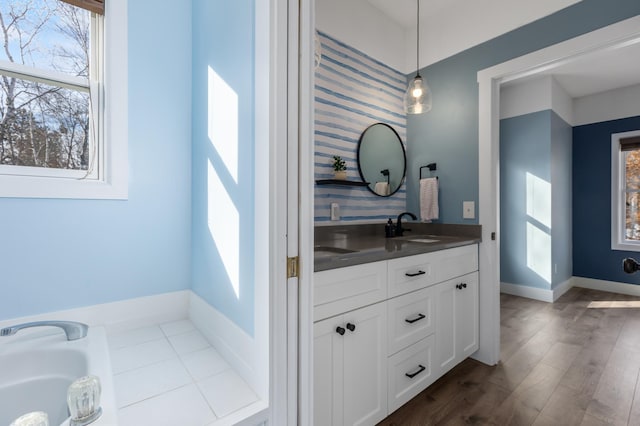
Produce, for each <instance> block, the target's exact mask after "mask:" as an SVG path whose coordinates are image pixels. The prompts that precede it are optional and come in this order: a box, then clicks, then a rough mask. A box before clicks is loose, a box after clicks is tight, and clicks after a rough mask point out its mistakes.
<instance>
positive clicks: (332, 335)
mask: <svg viewBox="0 0 640 426" xmlns="http://www.w3.org/2000/svg"><path fill="white" fill-rule="evenodd" d="M337 327H344V321H343V318H342V316H340V317H336V318H329V319H326V320H324V321H318V322H317V323H315V324H314V325H313V335H314V338H313V404H314V407H313V420H314V424H315V425H319V426H342V425H343V422H342V419H343V408H342V407H343V393H342V390H343V368H344V367H343V365H344V363H343V360H344V358H343V352H344V338H345V336H344V335H340V334H339V333H338V332H337V331H336V329H337Z"/></svg>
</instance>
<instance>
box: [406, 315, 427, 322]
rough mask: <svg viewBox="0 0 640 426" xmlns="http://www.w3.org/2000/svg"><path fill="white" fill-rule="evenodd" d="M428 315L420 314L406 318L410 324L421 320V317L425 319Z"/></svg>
mask: <svg viewBox="0 0 640 426" xmlns="http://www.w3.org/2000/svg"><path fill="white" fill-rule="evenodd" d="M425 318H426V316H425V315H424V314H418V315H415V316H413V317H409V318H405V320H404V321H405V322H408V323H409V324H413V323H414V322H417V321H420V320H421V319H425Z"/></svg>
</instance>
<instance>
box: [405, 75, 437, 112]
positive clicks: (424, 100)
mask: <svg viewBox="0 0 640 426" xmlns="http://www.w3.org/2000/svg"><path fill="white" fill-rule="evenodd" d="M429 111H431V89H430V88H429V86H427V82H426V81H425V80H424V79H423V78H422V76H420V74H416V76H415V77H414V78H413V80H412V81H411V83H409V87H407V91H406V92H405V94H404V112H405V113H407V114H422V113H425V112H429Z"/></svg>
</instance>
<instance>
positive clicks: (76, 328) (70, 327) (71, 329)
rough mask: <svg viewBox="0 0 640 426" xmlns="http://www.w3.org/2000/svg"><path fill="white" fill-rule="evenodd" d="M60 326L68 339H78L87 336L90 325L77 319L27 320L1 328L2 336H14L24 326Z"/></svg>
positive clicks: (0, 333) (0, 334)
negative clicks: (76, 320)
mask: <svg viewBox="0 0 640 426" xmlns="http://www.w3.org/2000/svg"><path fill="white" fill-rule="evenodd" d="M48 326H51V327H60V328H61V329H63V330H64V333H65V334H66V335H67V340H78V339H82V338H83V337H86V336H87V330H88V329H89V326H88V325H87V324H83V323H81V322H75V321H35V322H25V323H24V324H17V325H12V326H11V327H7V328H3V329H2V330H0V336H13V335H14V334H16V333H17V332H18V331H20V330H22V329H23V328H31V327H48Z"/></svg>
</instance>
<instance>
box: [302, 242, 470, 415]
mask: <svg viewBox="0 0 640 426" xmlns="http://www.w3.org/2000/svg"><path fill="white" fill-rule="evenodd" d="M477 270H478V247H477V245H476V244H473V245H468V246H462V247H456V248H451V249H445V250H441V251H436V252H431V253H425V254H419V255H414V256H407V257H401V258H396V259H391V260H386V261H380V262H372V263H367V264H362V265H357V266H350V267H345V268H338V269H331V270H327V271H321V272H316V273H315V274H314V296H315V300H314V321H315V324H314V424H315V425H316V426H342V425H344V426H351V425H362V426H365V425H375V424H376V423H378V422H379V421H381V420H382V419H384V418H385V417H386V416H387V415H388V414H390V413H391V412H393V411H395V410H396V409H398V408H399V407H400V406H402V405H403V404H405V403H406V402H407V401H409V400H410V399H411V398H413V397H414V396H416V395H417V394H418V393H420V392H421V391H422V390H424V389H425V388H426V387H427V386H429V385H430V384H431V383H433V382H434V381H435V380H436V379H437V378H438V377H440V376H441V375H442V374H444V373H445V372H446V371H448V370H449V369H451V368H452V367H453V366H455V365H456V364H457V363H458V362H460V361H462V360H463V359H464V358H466V357H467V356H469V355H470V354H471V353H473V352H475V351H476V350H477V349H478V273H477ZM456 286H458V287H456Z"/></svg>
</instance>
